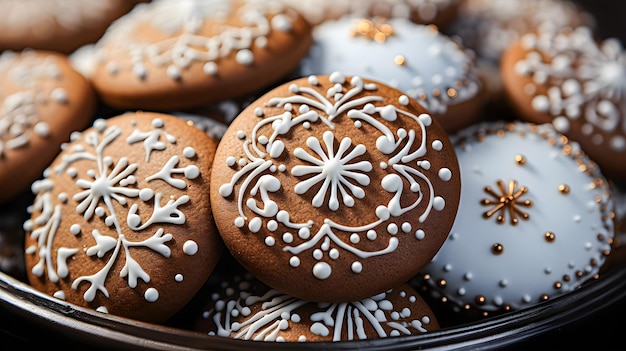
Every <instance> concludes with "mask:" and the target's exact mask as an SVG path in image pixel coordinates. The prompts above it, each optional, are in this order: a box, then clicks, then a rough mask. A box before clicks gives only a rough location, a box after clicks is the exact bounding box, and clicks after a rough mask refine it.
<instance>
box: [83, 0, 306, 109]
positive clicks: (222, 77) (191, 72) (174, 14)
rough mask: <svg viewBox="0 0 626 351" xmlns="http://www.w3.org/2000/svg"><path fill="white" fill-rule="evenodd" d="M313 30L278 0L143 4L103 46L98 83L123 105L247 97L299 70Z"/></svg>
mask: <svg viewBox="0 0 626 351" xmlns="http://www.w3.org/2000/svg"><path fill="white" fill-rule="evenodd" d="M310 32H311V28H310V26H309V24H308V23H307V22H306V20H305V19H304V18H303V17H302V16H301V15H300V14H299V13H297V12H296V11H295V10H292V9H290V8H288V7H286V6H283V5H282V3H281V2H279V1H271V2H261V1H252V0H229V1H221V0H220V1H200V0H189V1H185V2H184V3H183V4H181V3H179V2H178V1H168V0H157V1H151V2H149V3H145V4H139V5H138V6H136V7H135V8H134V9H133V11H131V12H130V13H129V14H127V15H125V16H123V17H122V18H120V19H119V20H117V21H116V22H115V23H114V24H113V25H112V26H111V27H109V29H108V30H107V33H106V34H105V35H104V36H103V38H102V39H101V40H100V41H99V42H98V43H97V45H96V49H95V52H96V53H95V54H96V55H97V58H98V62H97V64H96V66H95V67H94V71H93V74H92V80H93V83H94V85H95V87H96V90H97V91H98V93H99V94H100V96H101V97H102V99H103V100H104V101H105V102H106V103H108V104H109V105H111V106H114V107H117V108H141V109H153V110H176V109H184V108H190V107H195V106H198V105H204V104H209V103H215V102H219V101H221V100H225V99H230V98H237V97H242V96H246V95H247V94H250V93H252V92H255V91H256V90H259V89H262V88H264V87H266V86H268V85H270V84H272V83H274V82H276V81H277V80H279V79H281V78H282V77H283V76H284V75H286V74H287V73H289V72H290V71H291V70H293V69H294V68H295V67H296V65H297V63H298V61H299V59H300V58H302V57H303V56H304V55H305V54H306V51H307V50H308V48H309V46H310V43H311V37H310V36H311V35H310V34H311V33H310Z"/></svg>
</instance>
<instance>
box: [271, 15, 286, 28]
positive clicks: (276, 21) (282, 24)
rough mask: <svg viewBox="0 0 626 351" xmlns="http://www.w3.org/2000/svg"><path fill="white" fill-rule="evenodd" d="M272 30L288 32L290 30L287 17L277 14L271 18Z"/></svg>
mask: <svg viewBox="0 0 626 351" xmlns="http://www.w3.org/2000/svg"><path fill="white" fill-rule="evenodd" d="M272 28H274V29H276V30H279V31H282V32H288V31H290V30H291V21H290V20H289V17H287V16H285V15H283V14H278V15H276V16H274V18H272Z"/></svg>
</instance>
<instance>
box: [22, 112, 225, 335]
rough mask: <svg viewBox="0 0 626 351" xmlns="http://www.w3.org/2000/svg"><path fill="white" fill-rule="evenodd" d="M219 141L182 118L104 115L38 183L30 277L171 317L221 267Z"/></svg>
mask: <svg viewBox="0 0 626 351" xmlns="http://www.w3.org/2000/svg"><path fill="white" fill-rule="evenodd" d="M216 147H217V142H216V141H214V140H213V139H211V138H209V137H208V136H207V135H206V134H205V133H204V132H203V131H201V130H200V129H197V128H195V127H193V126H190V125H189V124H187V122H186V121H184V120H183V119H180V118H178V117H174V116H170V115H165V114H156V113H147V112H146V113H142V112H137V113H126V114H123V115H119V116H115V117H111V118H109V119H106V120H105V119H98V120H96V121H95V122H94V124H93V126H92V127H91V128H89V129H86V130H84V131H83V132H76V133H74V134H72V138H71V141H70V142H68V143H67V144H65V145H64V147H63V150H62V152H61V153H60V154H59V156H58V157H57V158H56V159H55V161H54V162H53V163H52V164H51V165H50V167H49V168H48V169H47V170H46V172H45V174H44V175H45V177H44V178H43V179H41V180H38V181H36V182H35V183H33V185H32V189H33V192H34V193H35V194H36V197H35V200H34V202H33V204H32V206H30V207H29V212H30V213H31V217H30V219H29V220H28V221H26V222H25V223H24V229H25V231H26V239H25V258H26V269H27V275H28V280H29V282H30V284H31V285H32V286H33V287H35V288H36V289H39V290H41V291H43V292H45V293H48V294H50V295H52V296H54V297H57V298H59V299H63V300H65V301H68V302H71V303H74V304H77V305H80V306H85V307H90V308H93V309H96V310H98V311H101V312H105V313H110V314H113V315H118V316H122V317H128V318H132V319H137V320H143V321H149V322H155V323H161V322H164V321H165V320H167V318H169V317H171V316H172V315H173V314H174V313H176V312H178V311H179V310H180V309H181V308H182V307H183V306H184V305H185V304H186V303H187V302H188V301H189V300H190V299H191V297H192V296H193V295H194V294H195V293H196V292H197V291H198V289H199V288H200V287H201V286H202V285H203V284H204V282H205V281H206V280H207V278H208V277H209V275H210V274H211V273H212V271H213V269H214V267H215V266H216V264H217V262H218V260H219V257H220V254H221V251H222V245H221V241H220V240H219V235H218V234H217V232H216V230H215V226H214V222H213V219H212V216H211V206H210V201H209V191H210V190H209V176H210V172H211V169H210V166H211V163H212V161H213V157H214V152H215V149H216Z"/></svg>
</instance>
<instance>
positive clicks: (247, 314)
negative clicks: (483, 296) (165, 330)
mask: <svg viewBox="0 0 626 351" xmlns="http://www.w3.org/2000/svg"><path fill="white" fill-rule="evenodd" d="M193 329H195V330H197V331H200V332H203V333H208V334H209V335H217V336H222V337H229V338H234V339H242V340H255V341H276V342H331V341H332V342H337V341H352V340H366V339H367V340H371V339H380V338H387V337H398V336H408V335H418V334H423V333H427V332H429V331H433V330H437V329H439V323H438V321H437V318H436V316H435V314H434V313H433V311H432V310H431V308H430V306H428V304H427V303H426V301H424V300H423V298H422V297H421V296H420V295H419V294H418V293H417V292H416V291H415V289H413V288H412V287H411V286H410V285H408V284H401V285H399V286H396V287H394V288H392V289H389V290H387V291H385V292H382V293H380V294H377V295H375V296H371V297H368V298H365V299H362V300H358V301H351V302H341V303H320V302H309V301H304V300H300V299H297V298H294V297H292V296H289V295H285V294H283V293H281V292H279V291H276V290H274V289H270V288H268V287H267V286H265V285H263V284H262V283H260V282H259V281H258V280H256V279H254V278H252V277H251V276H249V275H248V276H244V277H241V276H236V277H234V279H232V281H226V282H224V283H223V284H222V285H221V286H220V287H219V288H218V289H215V291H214V292H213V293H211V295H210V296H209V297H207V302H206V305H205V306H204V307H203V309H202V311H201V313H199V314H198V316H197V317H196V319H195V323H194V326H193Z"/></svg>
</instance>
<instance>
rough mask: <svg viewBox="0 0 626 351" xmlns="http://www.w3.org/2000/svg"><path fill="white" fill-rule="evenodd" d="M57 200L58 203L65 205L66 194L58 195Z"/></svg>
mask: <svg viewBox="0 0 626 351" xmlns="http://www.w3.org/2000/svg"><path fill="white" fill-rule="evenodd" d="M57 199H59V201H61V202H62V203H66V202H67V193H60V194H59V196H57Z"/></svg>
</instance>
